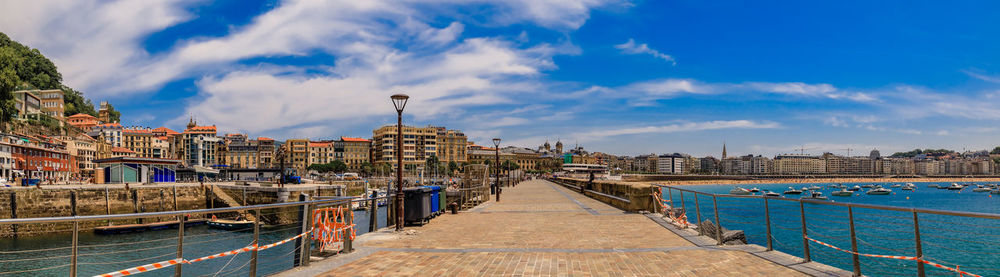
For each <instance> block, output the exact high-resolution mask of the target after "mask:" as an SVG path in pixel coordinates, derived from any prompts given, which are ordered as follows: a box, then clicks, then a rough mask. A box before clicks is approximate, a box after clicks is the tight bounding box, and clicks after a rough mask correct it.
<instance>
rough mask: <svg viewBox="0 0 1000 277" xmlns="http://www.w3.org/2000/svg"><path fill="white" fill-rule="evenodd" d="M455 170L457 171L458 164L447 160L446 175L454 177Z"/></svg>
mask: <svg viewBox="0 0 1000 277" xmlns="http://www.w3.org/2000/svg"><path fill="white" fill-rule="evenodd" d="M456 171H458V164H457V163H455V161H450V162H448V176H451V177H455V172H456Z"/></svg>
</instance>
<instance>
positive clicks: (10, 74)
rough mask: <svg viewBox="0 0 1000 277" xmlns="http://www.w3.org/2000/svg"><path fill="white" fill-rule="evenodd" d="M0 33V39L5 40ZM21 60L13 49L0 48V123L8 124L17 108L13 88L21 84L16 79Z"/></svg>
mask: <svg viewBox="0 0 1000 277" xmlns="http://www.w3.org/2000/svg"><path fill="white" fill-rule="evenodd" d="M5 37H6V36H5V35H3V33H0V39H2V38H5ZM20 63H21V60H20V59H19V58H18V57H17V54H16V53H15V52H14V50H13V49H11V48H8V47H2V46H0V113H2V114H0V121H2V122H8V121H10V119H12V118H13V117H14V113H16V112H17V108H15V107H14V102H13V101H12V100H13V99H14V95H13V94H12V93H11V92H13V91H14V87H16V86H17V84H18V83H20V82H21V78H19V77H17V70H16V69H17V68H19V67H20Z"/></svg>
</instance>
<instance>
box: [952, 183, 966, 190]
mask: <svg viewBox="0 0 1000 277" xmlns="http://www.w3.org/2000/svg"><path fill="white" fill-rule="evenodd" d="M964 188H965V186H963V185H959V184H958V183H951V185H950V186H948V190H962V189H964Z"/></svg>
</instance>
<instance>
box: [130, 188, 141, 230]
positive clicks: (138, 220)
mask: <svg viewBox="0 0 1000 277" xmlns="http://www.w3.org/2000/svg"><path fill="white" fill-rule="evenodd" d="M132 209H133V210H134V212H135V213H139V189H133V190H132ZM135 223H136V224H142V218H136V219H135Z"/></svg>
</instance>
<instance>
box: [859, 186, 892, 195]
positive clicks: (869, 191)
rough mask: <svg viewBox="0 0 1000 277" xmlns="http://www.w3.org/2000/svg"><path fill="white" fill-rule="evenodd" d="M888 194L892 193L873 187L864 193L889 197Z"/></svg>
mask: <svg viewBox="0 0 1000 277" xmlns="http://www.w3.org/2000/svg"><path fill="white" fill-rule="evenodd" d="M890 193H892V190H891V189H887V188H883V187H875V188H873V189H870V190H868V191H867V192H865V194H870V195H889V194H890Z"/></svg>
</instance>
